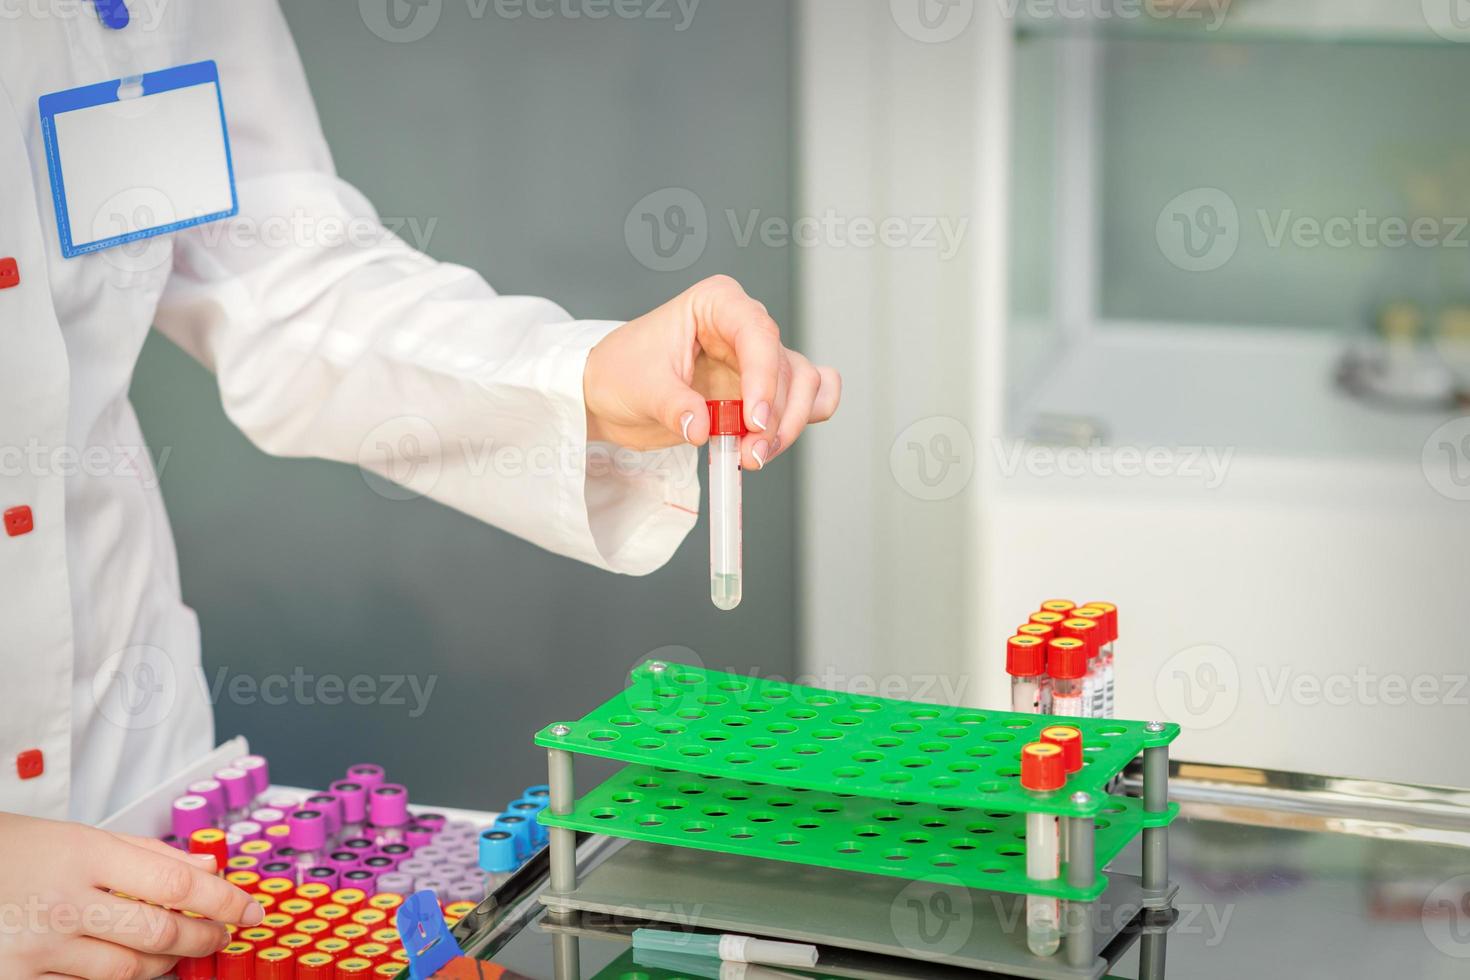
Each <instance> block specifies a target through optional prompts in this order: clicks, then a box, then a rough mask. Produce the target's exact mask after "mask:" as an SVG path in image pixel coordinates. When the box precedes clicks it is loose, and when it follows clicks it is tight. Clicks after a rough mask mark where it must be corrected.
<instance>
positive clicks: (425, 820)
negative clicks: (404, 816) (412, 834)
mask: <svg viewBox="0 0 1470 980" xmlns="http://www.w3.org/2000/svg"><path fill="white" fill-rule="evenodd" d="M413 822H414V823H418V824H423V825H424V826H425V827H427V828H429V831H430V833H435V834H437V833H438V832H439V831H441V830H443V829H444V825H445V824H446V823H448V822H449V818H448V817H446V816H445V815H444V814H442V813H420V814H418V815H416V816H415V817H414V818H413Z"/></svg>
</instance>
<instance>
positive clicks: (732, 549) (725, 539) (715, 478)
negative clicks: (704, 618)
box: [706, 400, 746, 610]
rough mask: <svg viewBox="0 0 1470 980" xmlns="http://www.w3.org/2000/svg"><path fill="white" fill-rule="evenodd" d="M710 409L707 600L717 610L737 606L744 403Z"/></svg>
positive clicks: (719, 403)
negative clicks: (708, 598)
mask: <svg viewBox="0 0 1470 980" xmlns="http://www.w3.org/2000/svg"><path fill="white" fill-rule="evenodd" d="M706 404H707V405H708V406H709V597H710V601H711V602H713V603H714V604H715V606H716V608H719V609H724V610H730V609H734V608H735V607H736V606H738V605H740V595H741V555H740V550H741V533H740V516H741V515H740V439H741V437H742V436H744V435H745V432H746V429H745V403H744V402H742V401H738V400H737V401H712V402H707V403H706Z"/></svg>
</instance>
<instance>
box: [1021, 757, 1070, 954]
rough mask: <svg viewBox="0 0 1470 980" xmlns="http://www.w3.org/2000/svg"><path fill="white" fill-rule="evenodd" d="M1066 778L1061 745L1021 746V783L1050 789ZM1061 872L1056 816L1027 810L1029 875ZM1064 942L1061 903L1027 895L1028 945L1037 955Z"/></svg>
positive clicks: (1040, 877) (1049, 876) (1050, 876)
mask: <svg viewBox="0 0 1470 980" xmlns="http://www.w3.org/2000/svg"><path fill="white" fill-rule="evenodd" d="M1066 781H1067V774H1066V769H1065V766H1064V765H1063V761H1062V749H1061V747H1060V746H1057V745H1051V744H1048V743H1045V742H1032V743H1030V744H1029V745H1027V746H1026V747H1025V748H1023V749H1022V750H1021V785H1022V786H1023V787H1025V788H1026V789H1028V790H1031V791H1032V792H1038V793H1051V792H1055V791H1056V790H1059V789H1061V788H1062V787H1063V786H1064V785H1065V784H1066ZM1060 874H1061V846H1060V839H1059V834H1058V832H1057V818H1056V817H1055V816H1054V815H1053V814H1050V813H1034V812H1032V813H1027V814H1026V877H1027V878H1029V879H1031V880H1032V881H1055V880H1056V879H1057V877H1058V876H1059V875H1060ZM1061 942H1062V917H1061V903H1060V902H1059V901H1058V900H1057V899H1056V898H1053V897H1050V896H1047V895H1027V896H1026V947H1027V948H1028V949H1030V950H1031V952H1032V954H1033V955H1035V956H1052V955H1055V953H1056V951H1057V949H1058V948H1059V947H1060V946H1061Z"/></svg>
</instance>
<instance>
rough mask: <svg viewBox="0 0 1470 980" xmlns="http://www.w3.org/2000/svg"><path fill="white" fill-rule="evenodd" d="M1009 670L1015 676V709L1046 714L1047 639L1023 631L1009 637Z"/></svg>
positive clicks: (1013, 707)
mask: <svg viewBox="0 0 1470 980" xmlns="http://www.w3.org/2000/svg"><path fill="white" fill-rule="evenodd" d="M1006 673H1007V674H1010V675H1011V710H1012V711H1019V712H1023V713H1025V714H1032V715H1034V714H1042V713H1045V712H1046V710H1047V708H1048V705H1047V700H1048V699H1047V697H1046V693H1047V692H1046V689H1047V688H1048V687H1049V686H1050V685H1048V684H1047V683H1046V679H1047V677H1046V644H1045V642H1044V641H1042V640H1040V639H1038V638H1037V637H1034V636H1021V635H1019V634H1018V635H1016V636H1013V637H1011V638H1010V639H1009V640H1006Z"/></svg>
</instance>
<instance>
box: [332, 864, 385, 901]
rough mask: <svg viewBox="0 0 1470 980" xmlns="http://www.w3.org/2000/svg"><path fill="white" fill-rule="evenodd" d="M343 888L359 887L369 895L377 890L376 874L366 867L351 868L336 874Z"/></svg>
mask: <svg viewBox="0 0 1470 980" xmlns="http://www.w3.org/2000/svg"><path fill="white" fill-rule="evenodd" d="M337 880H338V881H340V882H341V883H342V884H341V887H343V888H361V889H362V890H363V891H364V892H366V893H367V894H369V895H371V894H372V893H373V892H374V891H376V890H377V884H378V876H377V874H376V873H375V872H373V871H371V870H369V869H368V868H352V869H350V870H347V871H343V872H341V873H339V874H338V875H337Z"/></svg>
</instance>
